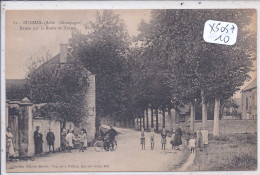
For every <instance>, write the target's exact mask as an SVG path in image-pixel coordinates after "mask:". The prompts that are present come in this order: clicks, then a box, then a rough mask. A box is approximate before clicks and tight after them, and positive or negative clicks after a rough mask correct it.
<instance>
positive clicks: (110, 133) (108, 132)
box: [106, 125, 117, 149]
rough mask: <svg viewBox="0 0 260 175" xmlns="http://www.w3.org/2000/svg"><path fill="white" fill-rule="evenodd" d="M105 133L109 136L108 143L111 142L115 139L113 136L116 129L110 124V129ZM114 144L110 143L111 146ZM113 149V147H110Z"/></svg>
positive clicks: (115, 133)
mask: <svg viewBox="0 0 260 175" xmlns="http://www.w3.org/2000/svg"><path fill="white" fill-rule="evenodd" d="M106 134H108V138H109V143H113V141H114V140H115V137H116V135H117V131H116V130H115V129H114V128H113V125H110V129H109V130H108V131H107V132H106ZM113 146H114V145H113V144H112V147H113ZM112 149H114V148H112Z"/></svg>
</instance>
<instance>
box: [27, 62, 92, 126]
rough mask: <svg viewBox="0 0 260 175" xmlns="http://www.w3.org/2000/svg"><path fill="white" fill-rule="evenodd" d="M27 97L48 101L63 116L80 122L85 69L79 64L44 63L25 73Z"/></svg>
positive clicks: (86, 75) (85, 81) (85, 77)
mask: <svg viewBox="0 0 260 175" xmlns="http://www.w3.org/2000/svg"><path fill="white" fill-rule="evenodd" d="M27 87H28V89H29V90H30V93H29V94H28V96H29V98H30V99H31V100H32V101H33V102H34V103H49V105H48V106H49V107H50V106H52V107H53V108H54V109H55V111H56V112H57V113H59V115H60V116H61V117H63V118H64V119H65V120H71V121H76V122H79V121H80V118H81V116H82V109H83V105H84V97H85V94H86V91H87V88H88V74H87V70H86V69H85V68H83V67H82V66H80V64H59V63H57V64H48V63H45V64H43V65H42V66H40V67H39V68H38V69H36V70H35V71H33V72H32V73H31V74H29V75H28V77H27Z"/></svg>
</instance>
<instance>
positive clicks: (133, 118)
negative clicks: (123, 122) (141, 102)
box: [132, 116, 135, 128]
mask: <svg viewBox="0 0 260 175" xmlns="http://www.w3.org/2000/svg"><path fill="white" fill-rule="evenodd" d="M132 127H133V128H135V116H133V117H132Z"/></svg>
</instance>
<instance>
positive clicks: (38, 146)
mask: <svg viewBox="0 0 260 175" xmlns="http://www.w3.org/2000/svg"><path fill="white" fill-rule="evenodd" d="M33 137H34V147H35V155H39V154H42V152H43V148H42V143H43V139H42V133H41V132H40V126H36V130H35V131H34V133H33Z"/></svg>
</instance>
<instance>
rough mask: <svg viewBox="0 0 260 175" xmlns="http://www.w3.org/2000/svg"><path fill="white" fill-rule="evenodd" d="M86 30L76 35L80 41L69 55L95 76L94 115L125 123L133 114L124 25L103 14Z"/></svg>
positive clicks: (98, 14)
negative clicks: (95, 103) (95, 105)
mask: <svg viewBox="0 0 260 175" xmlns="http://www.w3.org/2000/svg"><path fill="white" fill-rule="evenodd" d="M88 26H89V30H90V32H89V33H88V34H87V35H82V34H75V37H74V38H80V39H76V40H72V42H71V47H72V55H73V56H74V57H75V58H77V59H79V60H81V61H82V62H83V65H84V67H85V68H86V69H88V70H89V71H90V72H92V73H94V74H96V99H97V115H98V116H100V117H102V116H109V117H112V118H114V119H116V120H124V121H126V120H127V118H128V116H129V115H131V114H132V113H131V110H130V109H131V106H132V99H131V92H132V88H131V86H132V78H131V74H130V71H129V69H130V63H129V61H128V56H129V52H130V49H129V44H130V42H129V36H128V33H127V30H126V27H125V24H124V22H123V20H122V19H120V17H119V15H116V14H114V13H113V12H112V11H111V10H104V11H102V12H97V13H96V20H95V21H94V22H90V23H89V25H88ZM77 36H78V37H77ZM81 36H82V37H81Z"/></svg>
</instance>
